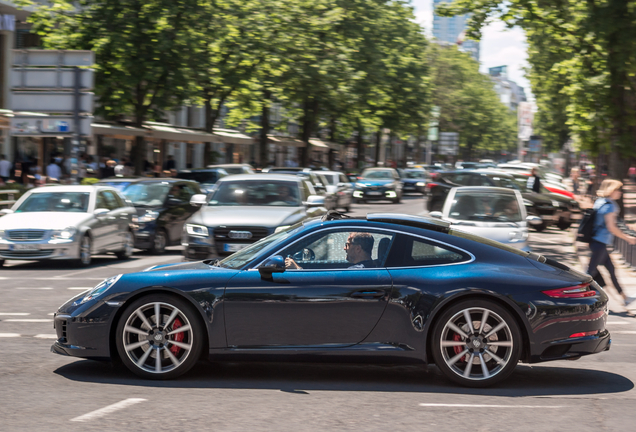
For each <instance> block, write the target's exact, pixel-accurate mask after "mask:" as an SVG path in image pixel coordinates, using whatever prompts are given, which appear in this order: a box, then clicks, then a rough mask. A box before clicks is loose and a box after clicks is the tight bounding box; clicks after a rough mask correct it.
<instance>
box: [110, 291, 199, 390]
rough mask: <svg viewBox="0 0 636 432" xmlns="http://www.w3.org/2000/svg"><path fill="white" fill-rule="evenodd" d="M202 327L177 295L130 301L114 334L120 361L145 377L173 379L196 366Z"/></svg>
mask: <svg viewBox="0 0 636 432" xmlns="http://www.w3.org/2000/svg"><path fill="white" fill-rule="evenodd" d="M203 333H204V332H203V328H202V325H201V324H200V322H199V320H198V319H197V316H196V311H195V310H194V308H193V307H192V306H191V305H189V304H188V303H186V301H184V300H181V299H179V298H176V297H172V296H169V295H165V294H152V295H148V296H145V297H142V298H140V299H137V300H136V301H134V302H133V303H131V304H130V305H129V306H128V307H127V308H126V310H125V311H124V313H123V314H122V316H121V318H120V319H119V322H118V324H117V330H116V333H115V337H116V341H115V342H116V345H117V351H118V353H119V357H120V359H121V361H122V362H123V363H124V365H126V367H127V368H128V369H129V370H130V371H132V372H133V373H134V374H136V375H138V376H140V377H142V378H148V379H171V378H176V377H178V376H180V375H182V374H184V373H186V372H187V371H188V370H190V369H191V368H192V366H194V365H195V363H196V362H197V360H198V359H199V357H200V355H201V348H202V346H203Z"/></svg>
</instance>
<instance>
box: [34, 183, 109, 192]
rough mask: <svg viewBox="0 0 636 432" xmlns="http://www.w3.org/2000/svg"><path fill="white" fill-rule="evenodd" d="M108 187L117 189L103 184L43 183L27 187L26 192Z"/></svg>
mask: <svg viewBox="0 0 636 432" xmlns="http://www.w3.org/2000/svg"><path fill="white" fill-rule="evenodd" d="M102 188H108V189H112V190H117V189H115V188H114V187H112V186H108V185H105V184H95V185H44V186H42V187H38V188H32V189H29V190H28V192H33V193H42V192H92V191H94V190H96V189H102Z"/></svg>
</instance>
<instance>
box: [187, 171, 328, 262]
mask: <svg viewBox="0 0 636 432" xmlns="http://www.w3.org/2000/svg"><path fill="white" fill-rule="evenodd" d="M326 211H327V209H325V208H324V197H323V196H319V195H316V192H315V190H314V189H313V187H312V186H311V184H310V183H309V182H307V181H305V180H303V179H302V178H300V177H298V176H295V175H284V174H250V175H240V176H229V177H226V178H223V179H221V180H219V183H218V187H217V189H216V190H215V191H214V194H213V195H212V196H211V197H210V199H209V200H208V201H207V204H205V205H203V206H202V207H201V210H200V211H199V212H197V213H195V214H194V215H192V217H190V219H188V221H187V223H186V224H185V226H184V229H183V238H182V241H181V243H182V244H183V246H184V249H183V254H184V256H185V257H186V258H187V259H206V258H209V257H216V256H222V255H229V254H232V253H234V252H237V251H239V250H241V249H243V248H245V247H248V246H249V245H251V244H252V243H254V242H255V241H258V240H260V239H262V238H265V237H267V236H268V235H270V234H273V233H274V232H275V231H276V229H280V228H281V227H286V226H289V225H293V224H295V223H298V222H300V221H303V220H305V219H308V218H311V217H315V216H320V215H322V214H324V213H326Z"/></svg>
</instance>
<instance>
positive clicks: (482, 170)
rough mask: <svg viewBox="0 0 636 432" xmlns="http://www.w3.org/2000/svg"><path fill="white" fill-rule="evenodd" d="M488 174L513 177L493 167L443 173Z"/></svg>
mask: <svg viewBox="0 0 636 432" xmlns="http://www.w3.org/2000/svg"><path fill="white" fill-rule="evenodd" d="M466 173H472V174H486V175H503V176H508V177H512V174H510V173H507V172H505V171H503V170H499V169H492V168H479V169H463V170H453V171H445V172H443V173H442V174H466Z"/></svg>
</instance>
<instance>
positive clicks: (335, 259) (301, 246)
mask: <svg viewBox="0 0 636 432" xmlns="http://www.w3.org/2000/svg"><path fill="white" fill-rule="evenodd" d="M354 233H355V234H354ZM352 234H353V237H352ZM393 237H394V235H393V234H388V233H384V232H372V231H368V230H364V231H352V230H351V229H347V230H329V231H322V232H319V233H316V234H313V235H310V236H308V237H305V238H304V239H302V240H300V241H299V242H296V243H294V244H293V245H291V246H289V247H288V248H286V249H285V250H283V251H282V252H281V255H282V256H283V257H284V258H291V259H293V260H294V261H295V262H296V264H298V265H299V266H300V267H301V268H302V269H303V270H323V269H349V268H356V269H357V268H378V267H384V261H385V259H386V255H387V254H388V251H389V247H390V245H391V241H392V240H393Z"/></svg>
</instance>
